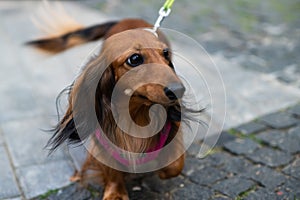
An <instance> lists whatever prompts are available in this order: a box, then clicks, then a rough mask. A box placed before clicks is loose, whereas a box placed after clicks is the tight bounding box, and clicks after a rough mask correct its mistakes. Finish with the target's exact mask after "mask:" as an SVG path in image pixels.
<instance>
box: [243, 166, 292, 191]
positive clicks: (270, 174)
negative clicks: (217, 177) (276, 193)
mask: <svg viewBox="0 0 300 200" xmlns="http://www.w3.org/2000/svg"><path fill="white" fill-rule="evenodd" d="M243 175H244V176H246V177H248V178H251V179H253V180H255V181H257V182H259V183H261V184H262V185H264V186H265V187H266V188H268V189H274V188H275V187H276V186H278V185H280V184H282V183H283V182H284V181H285V180H286V177H285V176H284V175H283V174H281V173H278V172H277V171H275V170H273V169H270V168H268V167H265V166H262V165H257V166H255V167H254V168H251V169H249V170H248V172H247V173H244V174H243Z"/></svg>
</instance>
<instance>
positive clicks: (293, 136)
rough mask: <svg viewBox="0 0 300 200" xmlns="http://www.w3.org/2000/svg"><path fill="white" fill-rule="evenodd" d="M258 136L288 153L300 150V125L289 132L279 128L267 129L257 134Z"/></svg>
mask: <svg viewBox="0 0 300 200" xmlns="http://www.w3.org/2000/svg"><path fill="white" fill-rule="evenodd" d="M257 138H258V139H260V140H262V141H263V142H265V143H266V144H269V145H271V146H273V147H279V148H280V149H282V150H284V151H286V152H288V153H297V152H300V142H299V141H300V127H297V128H295V129H292V130H291V131H289V132H288V133H286V132H284V131H278V130H271V131H266V132H263V133H261V134H259V135H257Z"/></svg>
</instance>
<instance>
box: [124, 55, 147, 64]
mask: <svg viewBox="0 0 300 200" xmlns="http://www.w3.org/2000/svg"><path fill="white" fill-rule="evenodd" d="M126 63H127V64H128V65H129V66H131V67H136V66H139V65H141V64H143V63H144V58H143V56H142V55H140V54H137V53H135V54H133V55H131V56H130V57H129V58H128V59H127V61H126Z"/></svg>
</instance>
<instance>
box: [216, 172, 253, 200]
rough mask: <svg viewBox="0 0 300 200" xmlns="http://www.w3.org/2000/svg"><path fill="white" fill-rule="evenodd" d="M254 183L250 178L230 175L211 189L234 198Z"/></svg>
mask: <svg viewBox="0 0 300 200" xmlns="http://www.w3.org/2000/svg"><path fill="white" fill-rule="evenodd" d="M254 185H255V183H254V182H253V181H251V180H248V179H245V178H242V177H232V178H229V179H226V180H223V181H220V182H219V183H217V184H215V185H214V186H213V189H215V190H217V191H219V192H221V193H223V194H225V195H228V196H229V197H232V198H235V197H237V196H238V195H239V194H241V193H242V192H245V191H247V190H249V189H250V188H251V187H253V186H254Z"/></svg>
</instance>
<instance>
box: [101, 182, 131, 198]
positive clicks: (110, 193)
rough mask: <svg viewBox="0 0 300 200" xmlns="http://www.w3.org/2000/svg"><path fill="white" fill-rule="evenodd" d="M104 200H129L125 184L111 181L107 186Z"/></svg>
mask: <svg viewBox="0 0 300 200" xmlns="http://www.w3.org/2000/svg"><path fill="white" fill-rule="evenodd" d="M103 200H129V198H128V194H127V191H126V189H125V185H123V184H118V183H109V184H107V185H106V186H105V189H104V194H103Z"/></svg>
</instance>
